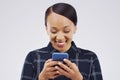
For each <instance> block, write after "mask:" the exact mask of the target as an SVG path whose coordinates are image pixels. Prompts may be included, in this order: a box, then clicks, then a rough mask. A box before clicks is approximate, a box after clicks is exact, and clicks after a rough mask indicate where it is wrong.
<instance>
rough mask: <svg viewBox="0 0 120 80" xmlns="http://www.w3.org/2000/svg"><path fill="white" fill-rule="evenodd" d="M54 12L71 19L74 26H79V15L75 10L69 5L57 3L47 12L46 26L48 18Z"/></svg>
mask: <svg viewBox="0 0 120 80" xmlns="http://www.w3.org/2000/svg"><path fill="white" fill-rule="evenodd" d="M52 12H55V13H57V14H60V15H62V16H64V17H66V18H68V19H70V20H71V21H72V22H73V23H74V25H76V24H77V14H76V11H75V8H74V7H73V6H71V5H70V4H67V3H56V4H54V5H52V6H50V7H49V8H48V9H47V10H46V12H45V26H47V17H48V16H49V14H50V13H52Z"/></svg>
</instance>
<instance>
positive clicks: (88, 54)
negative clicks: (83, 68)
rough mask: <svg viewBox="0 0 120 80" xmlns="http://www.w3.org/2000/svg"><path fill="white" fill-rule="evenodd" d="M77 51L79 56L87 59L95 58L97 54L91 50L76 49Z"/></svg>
mask: <svg viewBox="0 0 120 80" xmlns="http://www.w3.org/2000/svg"><path fill="white" fill-rule="evenodd" d="M78 51H79V53H80V54H81V56H84V57H88V58H93V59H96V58H97V54H96V53H95V52H93V51H91V50H88V49H83V48H78Z"/></svg>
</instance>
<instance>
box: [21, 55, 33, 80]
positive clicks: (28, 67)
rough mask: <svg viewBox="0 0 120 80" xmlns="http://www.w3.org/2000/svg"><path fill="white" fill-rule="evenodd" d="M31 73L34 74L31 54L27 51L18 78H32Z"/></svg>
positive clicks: (29, 79)
mask: <svg viewBox="0 0 120 80" xmlns="http://www.w3.org/2000/svg"><path fill="white" fill-rule="evenodd" d="M33 75H34V66H33V55H32V53H29V54H28V55H27V56H26V59H25V62H24V65H23V70H22V74H21V79H20V80H33Z"/></svg>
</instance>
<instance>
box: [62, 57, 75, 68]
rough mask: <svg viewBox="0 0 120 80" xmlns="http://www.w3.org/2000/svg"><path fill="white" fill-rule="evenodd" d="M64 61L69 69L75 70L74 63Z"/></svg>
mask: <svg viewBox="0 0 120 80" xmlns="http://www.w3.org/2000/svg"><path fill="white" fill-rule="evenodd" d="M63 61H64V62H65V63H66V64H67V65H68V67H70V68H72V69H73V68H74V65H73V63H72V62H71V61H70V60H68V59H64V60H63Z"/></svg>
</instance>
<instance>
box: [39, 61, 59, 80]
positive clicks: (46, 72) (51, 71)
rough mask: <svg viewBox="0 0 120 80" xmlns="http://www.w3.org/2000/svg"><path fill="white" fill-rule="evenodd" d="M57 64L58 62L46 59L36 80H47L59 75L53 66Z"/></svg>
mask: <svg viewBox="0 0 120 80" xmlns="http://www.w3.org/2000/svg"><path fill="white" fill-rule="evenodd" d="M57 64H58V61H52V59H48V60H47V61H46V62H45V64H44V68H43V70H42V71H41V73H40V74H39V79H38V80H49V79H54V78H55V77H57V76H58V75H59V74H58V71H57V69H56V68H55V65H57Z"/></svg>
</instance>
